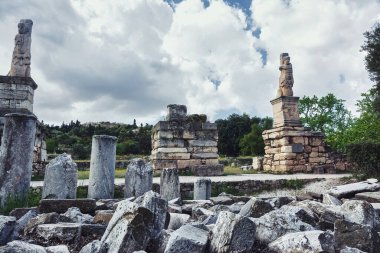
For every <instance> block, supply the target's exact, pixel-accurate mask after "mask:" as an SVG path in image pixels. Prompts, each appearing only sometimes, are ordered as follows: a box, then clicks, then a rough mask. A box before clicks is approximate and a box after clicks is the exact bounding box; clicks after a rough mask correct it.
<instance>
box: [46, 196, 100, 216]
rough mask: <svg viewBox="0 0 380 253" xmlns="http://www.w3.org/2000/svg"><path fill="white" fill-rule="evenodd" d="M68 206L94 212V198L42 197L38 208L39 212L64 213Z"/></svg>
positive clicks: (83, 211) (84, 211)
mask: <svg viewBox="0 0 380 253" xmlns="http://www.w3.org/2000/svg"><path fill="white" fill-rule="evenodd" d="M70 207H78V208H79V209H80V211H81V212H82V213H90V214H91V213H94V212H95V208H96V200H95V199H42V200H41V201H40V205H39V209H40V212H41V213H51V212H56V213H64V212H66V211H67V209H69V208H70Z"/></svg>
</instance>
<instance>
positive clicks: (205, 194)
mask: <svg viewBox="0 0 380 253" xmlns="http://www.w3.org/2000/svg"><path fill="white" fill-rule="evenodd" d="M210 197H211V179H209V178H200V179H198V180H197V181H196V182H194V199H209V198H210Z"/></svg>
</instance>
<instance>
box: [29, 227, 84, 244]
mask: <svg viewBox="0 0 380 253" xmlns="http://www.w3.org/2000/svg"><path fill="white" fill-rule="evenodd" d="M36 235H37V236H39V237H41V238H43V239H44V240H45V241H46V242H51V241H58V242H63V243H68V244H74V243H77V242H79V238H80V235H81V225H80V224H78V223H57V224H42V225H38V226H37V229H36Z"/></svg>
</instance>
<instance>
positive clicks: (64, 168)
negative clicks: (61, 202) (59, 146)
mask: <svg viewBox="0 0 380 253" xmlns="http://www.w3.org/2000/svg"><path fill="white" fill-rule="evenodd" d="M77 181H78V175H77V165H76V163H75V162H74V161H73V160H72V159H71V156H70V155H67V154H65V153H64V154H62V155H59V156H57V157H56V158H54V159H53V160H51V161H50V162H49V164H48V165H47V166H46V169H45V178H44V186H43V191H42V198H44V199H45V198H48V199H75V198H76V194H77Z"/></svg>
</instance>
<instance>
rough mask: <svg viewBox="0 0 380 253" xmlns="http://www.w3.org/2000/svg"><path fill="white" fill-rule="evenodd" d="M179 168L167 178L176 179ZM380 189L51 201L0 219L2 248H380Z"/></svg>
mask: <svg viewBox="0 0 380 253" xmlns="http://www.w3.org/2000/svg"><path fill="white" fill-rule="evenodd" d="M175 171H176V170H168V172H169V173H173V172H174V175H172V174H171V176H170V178H171V177H173V178H174V180H166V183H168V184H170V183H173V184H174V185H175V184H176V181H177V180H176V179H175V178H176V177H175ZM200 182H202V183H204V182H203V181H200ZM200 182H198V184H199V183H200ZM205 182H208V180H205ZM368 184H370V185H371V187H370V188H369V187H368ZM365 185H367V186H366V187H364V186H365ZM141 187H142V188H144V187H145V186H144V185H142V186H141ZM201 188H202V187H201ZM207 188H208V187H206V188H203V189H204V191H205V193H203V195H204V194H206V195H208V192H209V189H207ZM349 188H351V190H350V191H348V190H347V189H349ZM368 189H371V190H372V191H371V192H363V191H367V190H368ZM379 190H380V184H379V183H378V182H376V181H374V180H368V181H365V182H360V183H353V184H349V185H345V186H338V187H334V188H332V189H331V190H330V191H329V193H330V194H329V193H325V194H322V195H321V198H314V199H313V198H312V197H310V198H308V199H305V198H303V200H302V199H300V198H298V197H294V196H284V197H272V198H256V197H247V196H233V195H229V194H225V193H223V194H220V195H219V196H217V197H210V198H209V199H203V200H199V199H194V200H181V199H180V198H175V199H169V201H168V198H166V199H165V198H163V197H162V196H161V195H160V194H158V193H156V192H153V191H151V190H150V191H147V192H145V193H144V194H142V195H140V196H133V197H130V198H127V199H122V200H117V199H114V200H110V199H98V200H95V199H62V200H60V199H44V200H42V201H41V203H40V206H38V207H37V208H25V209H18V210H15V211H13V212H12V213H11V214H13V215H15V216H12V215H10V216H0V252H80V253H103V252H120V253H121V252H131V253H132V252H155V253H169V252H173V253H174V252H200V253H205V252H210V253H223V252H226V253H227V252H247V253H249V252H253V253H254V252H267V253H271V252H273V253H276V252H278V253H280V252H306V253H307V252H309V253H311V252H327V253H336V252H340V253H345V252H367V253H376V252H379V248H380V237H379V232H380V218H379V212H380V209H378V208H374V207H376V204H375V203H380V191H379ZM206 192H207V193H206ZM343 193H344V194H343ZM341 194H343V196H352V197H353V198H352V199H344V198H341V197H340V196H342V195H341ZM333 195H335V196H337V197H335V196H333ZM167 196H169V195H167ZM174 196H175V195H174ZM366 200H369V201H371V202H372V203H370V202H368V201H366ZM58 202H60V204H59V205H58V204H57V203H58ZM16 216H17V217H16Z"/></svg>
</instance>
